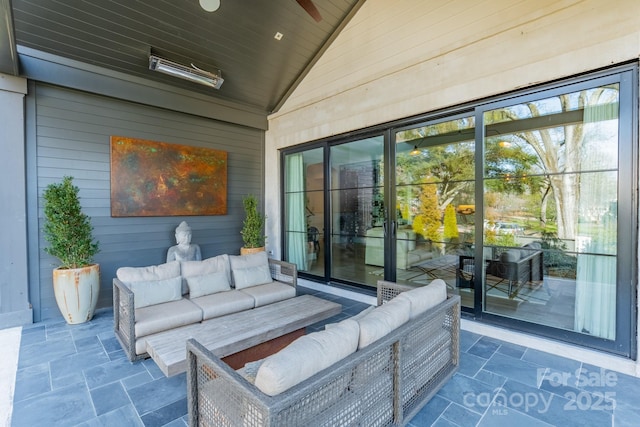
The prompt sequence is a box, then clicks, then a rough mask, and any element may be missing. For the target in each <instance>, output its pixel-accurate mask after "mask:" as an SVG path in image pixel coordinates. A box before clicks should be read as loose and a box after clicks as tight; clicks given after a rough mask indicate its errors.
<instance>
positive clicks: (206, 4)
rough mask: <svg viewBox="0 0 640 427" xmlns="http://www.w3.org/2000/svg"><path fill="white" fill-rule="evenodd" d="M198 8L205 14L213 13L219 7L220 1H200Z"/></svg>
mask: <svg viewBox="0 0 640 427" xmlns="http://www.w3.org/2000/svg"><path fill="white" fill-rule="evenodd" d="M200 7H201V8H203V9H204V10H206V11H207V12H215V11H216V10H218V8H219V7H220V0H200Z"/></svg>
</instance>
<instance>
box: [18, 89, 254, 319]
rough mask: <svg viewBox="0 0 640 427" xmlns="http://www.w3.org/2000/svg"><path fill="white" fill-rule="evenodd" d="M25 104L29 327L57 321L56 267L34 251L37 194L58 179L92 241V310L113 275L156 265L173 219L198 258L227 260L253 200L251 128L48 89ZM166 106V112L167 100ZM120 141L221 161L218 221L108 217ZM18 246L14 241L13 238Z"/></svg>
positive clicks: (106, 297)
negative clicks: (224, 158) (245, 201)
mask: <svg viewBox="0 0 640 427" xmlns="http://www.w3.org/2000/svg"><path fill="white" fill-rule="evenodd" d="M28 103H29V104H33V105H34V108H29V109H28V111H29V113H28V114H29V118H30V124H29V125H28V132H29V136H28V137H27V145H28V154H27V159H28V162H29V166H30V168H29V170H30V171H31V173H30V174H29V176H30V177H32V178H31V179H33V181H32V182H30V183H29V187H30V189H31V190H32V191H31V192H32V194H34V195H35V197H34V198H32V199H31V203H32V209H33V210H34V212H36V211H37V215H35V214H34V215H30V217H31V218H35V220H34V221H33V224H32V226H31V227H32V228H31V230H30V231H31V232H30V233H29V235H30V236H33V237H32V238H31V240H30V245H29V246H30V251H31V257H30V258H31V260H32V269H31V271H30V277H31V284H30V288H31V289H30V291H31V292H30V293H31V298H32V301H31V302H32V303H33V305H34V317H36V320H41V319H47V318H54V317H56V316H60V313H59V311H58V308H57V305H56V303H55V298H54V295H53V287H52V266H55V265H57V262H58V261H57V260H56V259H55V258H53V257H51V256H50V255H48V254H46V253H45V252H44V251H43V247H44V246H45V245H46V243H45V241H44V237H43V235H42V225H43V218H42V217H43V207H42V205H41V201H42V199H41V195H42V192H43V190H44V188H45V187H46V186H47V185H48V184H50V183H53V182H59V181H60V180H61V179H62V177H63V176H65V175H70V176H73V177H74V184H75V185H77V186H78V187H79V188H80V201H81V203H82V206H83V210H84V212H85V213H87V214H88V215H89V216H90V217H91V222H92V225H93V227H94V235H95V238H96V239H97V240H99V241H100V248H101V251H100V253H99V254H98V255H97V256H96V258H95V260H96V262H98V263H99V264H100V267H101V289H100V299H99V307H107V306H110V305H111V304H112V279H113V277H115V272H116V270H117V268H119V267H122V266H146V265H156V264H160V263H163V262H165V260H166V253H167V249H168V248H169V247H170V246H172V245H174V244H175V237H174V230H175V227H176V226H177V225H178V224H179V223H180V221H182V220H186V221H187V222H188V223H189V225H190V226H191V228H192V229H193V239H192V241H193V242H194V243H197V244H199V245H200V248H201V251H202V256H203V258H208V257H211V256H215V255H219V254H222V253H230V254H237V253H238V252H239V248H240V246H242V241H241V236H240V228H241V226H242V219H243V217H244V211H243V208H242V197H243V196H244V195H245V194H247V193H254V194H257V195H260V194H262V191H263V188H262V176H263V174H264V168H263V150H262V147H263V140H264V133H263V131H262V130H259V129H252V128H249V127H245V126H238V125H234V124H230V123H226V122H222V121H216V120H211V119H208V118H203V117H197V116H193V115H189V114H184V113H180V112H176V111H171V110H166V109H161V108H156V107H149V106H144V105H140V104H137V103H132V102H127V101H122V100H118V99H114V98H110V97H106V96H102V95H95V94H89V93H87V92H83V91H77V90H72V89H67V88H61V87H59V86H53V85H49V84H42V83H36V84H33V91H30V94H29V97H28ZM167 105H171V102H170V100H168V101H167ZM111 135H118V136H129V137H135V138H143V139H149V140H154V141H161V142H167V143H173V144H184V145H191V146H198V147H207V148H214V149H217V150H223V151H227V153H228V177H227V179H228V185H227V199H228V203H227V206H228V213H227V215H218V216H189V217H137V218H136V217H130V218H112V217H111V210H110V136H111ZM23 240H24V239H23Z"/></svg>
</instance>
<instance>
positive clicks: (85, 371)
mask: <svg viewBox="0 0 640 427" xmlns="http://www.w3.org/2000/svg"><path fill="white" fill-rule="evenodd" d="M299 293H311V294H317V295H318V296H320V297H323V298H326V299H330V300H333V301H337V302H339V303H340V304H342V305H343V312H342V313H341V314H339V315H337V316H334V317H333V318H331V319H328V320H326V321H324V322H320V323H317V324H314V325H312V326H310V327H309V328H308V331H309V332H311V331H315V330H319V329H322V328H324V325H325V324H326V323H330V322H335V321H339V320H342V319H344V318H347V317H349V316H352V315H354V314H356V313H358V312H360V311H361V310H363V309H364V308H366V307H367V304H365V303H362V302H358V301H353V300H350V299H346V298H341V297H337V296H335V295H329V294H324V293H320V292H316V291H313V290H310V289H307V288H303V287H299ZM112 328H113V312H112V311H111V310H110V309H104V310H99V311H98V312H97V313H96V315H95V317H94V319H93V320H92V321H90V322H88V323H86V324H83V325H75V326H69V325H67V324H66V323H65V322H64V321H63V320H62V319H59V320H55V321H47V322H42V323H37V324H34V325H31V326H28V327H25V328H24V329H23V331H22V340H21V345H20V355H19V361H18V371H17V374H16V387H15V394H14V402H13V417H12V426H15V427H23V426H24V427H34V426H86V427H93V426H170V427H179V426H185V425H187V424H188V416H187V398H186V375H185V374H180V375H177V376H174V377H171V378H166V377H165V376H164V375H163V374H162V372H161V371H160V370H159V369H158V367H157V366H156V365H155V363H154V362H153V361H152V360H151V359H148V360H143V361H138V362H135V363H131V362H129V361H128V360H127V359H126V357H125V355H124V352H123V351H122V349H121V348H120V345H119V344H118V342H117V340H116V339H115V336H114V334H113V331H112ZM460 349H461V363H460V370H459V372H458V373H457V374H456V375H454V377H453V378H452V379H451V380H450V381H449V382H448V383H447V384H446V385H445V386H444V387H443V388H442V389H441V390H440V392H438V394H437V395H436V396H435V397H434V398H433V399H432V400H431V401H430V402H429V403H428V404H427V405H426V406H425V407H424V408H423V409H422V411H420V412H419V413H418V414H417V415H416V416H415V417H414V418H413V419H412V420H411V421H410V423H409V426H411V427H424V426H458V427H467V426H470V427H474V426H475V427H500V426H505V427H506V426H508V427H512V426H518V427H528V426H562V427H571V426H594V427H595V426H597V427H603V426H615V427H626V426H629V427H632V426H633V427H636V426H638V425H640V424H639V421H638V420H640V401H639V400H638V396H640V379H639V378H634V377H631V376H628V375H624V374H620V373H617V372H614V371H607V370H601V369H600V368H598V367H595V366H591V365H587V364H582V363H580V362H577V361H574V360H571V359H567V358H564V357H559V356H556V355H553V354H550V353H545V352H541V351H538V350H533V349H530V348H526V347H522V346H519V345H515V344H511V343H506V342H503V341H500V340H496V339H493V338H489V337H485V336H481V335H477V334H473V333H470V332H466V331H462V332H461V345H460Z"/></svg>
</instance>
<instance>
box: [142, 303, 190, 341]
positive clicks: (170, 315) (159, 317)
mask: <svg viewBox="0 0 640 427" xmlns="http://www.w3.org/2000/svg"><path fill="white" fill-rule="evenodd" d="M201 320H202V310H201V309H200V307H198V306H197V305H195V304H194V303H192V302H191V301H189V300H188V299H186V298H182V299H180V300H178V301H171V302H165V303H163V304H156V305H150V306H148V307H143V308H138V309H136V325H135V333H136V338H140V337H143V336H145V335H150V334H155V333H156V332H162V331H166V330H168V329H173V328H177V327H178V326H184V325H190V324H191V323H197V322H200V321H201Z"/></svg>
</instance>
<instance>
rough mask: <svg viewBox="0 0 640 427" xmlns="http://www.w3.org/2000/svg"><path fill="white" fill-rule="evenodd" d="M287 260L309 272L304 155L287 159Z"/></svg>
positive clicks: (299, 268) (290, 156)
mask: <svg viewBox="0 0 640 427" xmlns="http://www.w3.org/2000/svg"><path fill="white" fill-rule="evenodd" d="M285 170H286V178H285V179H286V180H287V182H286V187H285V188H287V196H286V209H287V212H286V215H287V216H286V218H287V224H286V235H287V260H288V261H289V262H291V263H293V264H295V265H296V266H297V267H298V270H300V271H304V270H307V251H306V241H307V226H306V218H305V210H304V206H305V205H304V196H305V193H304V190H305V189H304V159H303V157H302V153H298V154H291V155H289V156H287V157H286V164H285Z"/></svg>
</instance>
